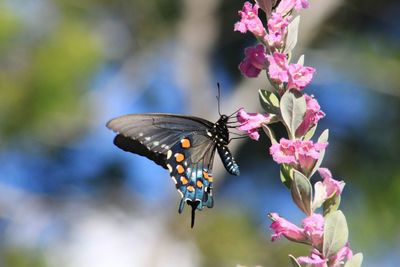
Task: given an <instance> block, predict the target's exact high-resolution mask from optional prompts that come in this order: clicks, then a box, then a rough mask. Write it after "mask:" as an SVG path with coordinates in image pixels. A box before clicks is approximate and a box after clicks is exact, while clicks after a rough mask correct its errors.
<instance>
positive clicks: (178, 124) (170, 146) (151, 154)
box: [107, 113, 239, 227]
mask: <svg viewBox="0 0 400 267" xmlns="http://www.w3.org/2000/svg"><path fill="white" fill-rule="evenodd" d="M234 114H235V113H234ZM234 114H232V115H231V116H226V115H221V116H220V118H219V120H218V121H217V122H216V123H212V122H210V121H208V120H205V119H202V118H197V117H191V116H183V115H173V114H162V113H146V114H132V115H125V116H121V117H117V118H115V119H112V120H110V121H109V122H108V123H107V127H108V128H110V129H111V130H113V131H114V132H117V133H118V134H117V136H116V137H115V138H114V144H115V145H116V146H117V147H119V148H121V149H122V150H125V151H128V152H132V153H135V154H138V155H141V156H145V157H147V158H149V159H150V160H152V161H154V162H155V163H157V164H158V165H160V166H162V167H163V168H165V169H168V170H169V173H170V175H171V178H172V180H173V181H174V183H175V186H176V189H177V190H178V192H179V193H180V195H181V197H182V199H181V202H180V204H179V213H181V212H182V210H183V208H184V205H185V203H186V204H188V205H190V206H191V207H192V223H191V226H192V227H193V225H194V215H195V210H196V209H198V210H202V209H203V207H204V206H206V207H208V208H212V207H213V205H214V201H213V197H212V189H213V176H212V174H211V172H212V167H213V159H214V153H215V150H216V149H217V151H218V154H219V155H220V157H221V159H222V162H223V164H224V166H225V168H226V170H227V171H228V172H229V173H230V174H233V175H239V167H238V165H237V164H236V162H235V160H234V159H233V157H232V154H231V152H230V151H229V149H228V147H227V145H228V143H229V142H230V139H229V130H228V128H233V127H234V126H228V125H229V123H230V122H228V121H229V119H230V118H232V117H233V115H234Z"/></svg>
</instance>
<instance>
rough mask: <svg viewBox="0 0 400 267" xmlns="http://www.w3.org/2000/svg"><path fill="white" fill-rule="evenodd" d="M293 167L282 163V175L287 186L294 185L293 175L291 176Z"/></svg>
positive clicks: (282, 179)
mask: <svg viewBox="0 0 400 267" xmlns="http://www.w3.org/2000/svg"><path fill="white" fill-rule="evenodd" d="M290 171H291V167H290V166H289V165H286V164H281V165H280V176H281V181H282V183H283V184H284V185H285V186H286V187H287V188H289V189H290V188H291V186H292V177H291V176H290Z"/></svg>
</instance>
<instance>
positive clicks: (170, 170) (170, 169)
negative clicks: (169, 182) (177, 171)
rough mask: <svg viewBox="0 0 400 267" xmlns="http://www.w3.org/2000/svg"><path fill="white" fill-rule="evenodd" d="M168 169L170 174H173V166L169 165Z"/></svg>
mask: <svg viewBox="0 0 400 267" xmlns="http://www.w3.org/2000/svg"><path fill="white" fill-rule="evenodd" d="M167 168H168V170H169V172H172V166H171V165H169V164H167Z"/></svg>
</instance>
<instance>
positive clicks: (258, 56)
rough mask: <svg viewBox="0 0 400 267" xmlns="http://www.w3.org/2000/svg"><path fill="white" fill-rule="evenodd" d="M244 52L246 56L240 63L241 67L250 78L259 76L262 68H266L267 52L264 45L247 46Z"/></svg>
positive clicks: (243, 72)
mask: <svg viewBox="0 0 400 267" xmlns="http://www.w3.org/2000/svg"><path fill="white" fill-rule="evenodd" d="M244 54H245V55H246V57H245V58H244V60H243V61H242V62H241V63H240V65H239V69H240V71H241V73H242V74H243V75H244V76H246V77H249V78H252V77H257V76H258V74H260V72H261V70H262V69H266V66H267V64H266V63H267V54H266V53H265V47H264V46H263V45H261V44H259V45H256V46H252V47H247V48H246V49H245V50H244Z"/></svg>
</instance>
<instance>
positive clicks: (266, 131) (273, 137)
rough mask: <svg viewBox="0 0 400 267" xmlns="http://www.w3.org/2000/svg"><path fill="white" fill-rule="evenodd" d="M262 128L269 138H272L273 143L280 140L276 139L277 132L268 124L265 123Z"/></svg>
mask: <svg viewBox="0 0 400 267" xmlns="http://www.w3.org/2000/svg"><path fill="white" fill-rule="evenodd" d="M262 128H263V130H264V132H265V134H266V135H267V136H268V138H269V140H271V144H277V143H278V142H277V141H276V138H275V134H274V132H273V131H272V130H271V128H270V127H269V126H268V125H263V126H262Z"/></svg>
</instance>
